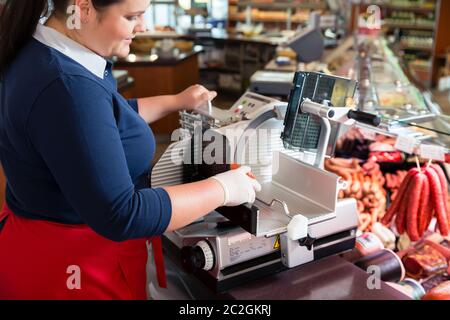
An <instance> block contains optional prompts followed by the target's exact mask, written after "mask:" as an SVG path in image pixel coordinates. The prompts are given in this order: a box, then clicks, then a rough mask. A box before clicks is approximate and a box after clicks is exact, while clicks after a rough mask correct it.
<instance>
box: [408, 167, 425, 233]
mask: <svg viewBox="0 0 450 320" xmlns="http://www.w3.org/2000/svg"><path fill="white" fill-rule="evenodd" d="M426 179H427V176H426V175H425V174H423V173H418V174H416V175H415V176H414V177H413V179H412V180H411V189H410V191H409V192H410V194H409V201H408V206H407V209H406V231H407V233H408V236H409V238H410V239H411V240H412V241H417V240H419V230H418V226H417V220H418V211H419V207H420V204H421V201H420V197H421V195H422V193H423V192H422V187H423V183H424V180H426ZM408 189H409V188H408Z"/></svg>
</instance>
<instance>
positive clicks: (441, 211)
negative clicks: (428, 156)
mask: <svg viewBox="0 0 450 320" xmlns="http://www.w3.org/2000/svg"><path fill="white" fill-rule="evenodd" d="M425 174H426V175H427V176H428V180H429V182H430V190H431V196H432V203H433V207H434V210H435V211H436V217H437V221H438V225H439V230H440V231H441V234H442V235H443V236H444V237H446V236H448V231H449V230H448V229H449V226H448V219H447V212H445V206H444V195H443V193H442V187H441V182H440V181H439V176H438V174H437V173H436V171H435V170H434V169H432V168H427V169H426V170H425Z"/></svg>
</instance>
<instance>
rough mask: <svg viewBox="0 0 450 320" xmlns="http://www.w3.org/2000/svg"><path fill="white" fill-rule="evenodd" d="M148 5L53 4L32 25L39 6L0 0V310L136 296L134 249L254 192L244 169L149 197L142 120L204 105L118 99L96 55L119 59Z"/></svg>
mask: <svg viewBox="0 0 450 320" xmlns="http://www.w3.org/2000/svg"><path fill="white" fill-rule="evenodd" d="M149 3H150V0H54V1H53V6H54V10H53V12H52V14H51V15H50V17H49V19H48V20H47V22H46V25H45V26H44V25H41V24H40V23H39V21H40V19H41V17H42V16H43V15H45V14H46V10H47V0H33V1H28V0H7V1H6V3H5V6H4V8H3V10H2V13H1V16H0V48H2V49H1V51H0V74H1V83H0V112H1V114H0V155H1V163H2V166H3V168H4V171H5V175H6V177H7V181H8V185H7V190H6V204H7V205H6V206H5V207H4V208H3V211H2V213H1V214H0V221H1V223H0V226H1V227H2V230H1V231H0V299H145V298H146V294H145V282H146V281H145V264H146V261H147V251H146V246H145V239H146V238H148V237H152V236H157V235H161V234H162V233H164V232H165V231H173V230H176V229H178V228H180V227H183V226H185V225H187V224H189V223H191V222H193V221H195V220H197V219H198V218H200V217H202V216H204V215H205V214H207V213H209V212H211V211H212V210H214V209H215V208H217V207H219V206H222V205H224V206H234V205H239V204H242V203H245V202H252V201H254V198H255V191H257V190H258V189H259V188H260V185H259V184H258V182H257V181H256V180H254V179H251V178H249V177H248V176H247V173H248V171H249V168H244V167H243V168H240V169H238V170H232V171H229V172H225V173H223V174H220V175H217V176H215V177H213V178H210V179H207V180H204V181H200V182H196V183H192V184H187V185H179V186H173V187H167V188H158V189H151V188H148V182H147V179H148V178H147V177H148V174H149V170H150V164H151V162H152V158H153V154H154V150H155V141H154V136H153V134H152V132H151V130H150V129H149V126H148V123H152V122H154V121H156V120H158V119H160V118H162V117H164V116H165V115H167V114H169V113H170V112H174V111H178V110H181V109H195V108H197V107H198V106H200V105H202V104H204V103H205V102H206V101H207V100H210V99H213V98H214V97H215V95H216V94H215V93H214V92H209V91H207V90H206V89H205V88H203V87H201V86H193V87H191V88H188V89H187V90H186V91H184V92H182V93H180V94H178V95H173V96H161V97H152V98H145V99H139V100H130V101H126V100H125V99H124V98H123V97H122V96H120V95H119V94H118V92H117V89H116V83H115V81H114V79H113V78H112V72H111V70H112V66H111V63H110V62H108V61H107V60H106V59H105V58H104V57H111V56H119V57H125V56H126V55H128V53H129V45H130V43H131V41H132V39H133V37H134V35H135V34H136V33H138V32H140V31H143V30H144V22H143V14H144V12H145V10H146V9H147V8H148V6H149ZM73 5H75V7H73ZM70 6H72V7H70ZM71 8H72V9H73V8H76V9H77V10H76V11H77V12H78V17H79V25H78V27H77V20H76V19H75V20H74V19H73V17H72V16H69V15H68V14H67V12H71ZM68 9H69V10H68ZM74 26H75V28H74ZM149 85H151V84H149Z"/></svg>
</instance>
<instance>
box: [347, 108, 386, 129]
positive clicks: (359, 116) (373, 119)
mask: <svg viewBox="0 0 450 320" xmlns="http://www.w3.org/2000/svg"><path fill="white" fill-rule="evenodd" d="M347 116H348V117H349V119H353V120H356V121H358V122H362V123H365V124H368V125H370V126H374V127H378V126H379V125H380V123H381V118H380V117H379V116H377V115H376V114H372V113H367V112H362V111H354V110H350V111H349V112H348V114H347Z"/></svg>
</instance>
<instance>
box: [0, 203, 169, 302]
mask: <svg viewBox="0 0 450 320" xmlns="http://www.w3.org/2000/svg"><path fill="white" fill-rule="evenodd" d="M4 219H6V223H5V225H4V227H3V230H0V300H16V299H19V300H30V299H32V300H55V299H57V300H97V299H101V300H106V299H107V300H111V299H113V300H116V299H124V300H131V299H137V300H145V299H147V294H146V282H147V281H146V264H147V257H148V251H147V246H146V240H145V239H139V240H129V241H124V242H114V241H111V240H108V239H106V238H104V237H102V236H100V235H98V234H97V233H95V232H94V231H93V230H92V229H91V228H90V227H88V226H87V225H68V224H60V223H54V222H49V221H43V220H31V219H25V218H21V217H19V216H17V215H15V214H14V213H12V212H11V211H10V210H9V208H8V207H7V206H6V205H5V206H4V207H3V209H2V211H1V212H0V222H1V221H3V220H4ZM150 240H151V242H152V245H153V252H154V258H155V264H156V269H157V275H158V281H159V285H160V286H161V287H164V288H165V287H166V281H165V270H164V262H163V255H162V245H161V238H160V237H155V238H151V239H150Z"/></svg>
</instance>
